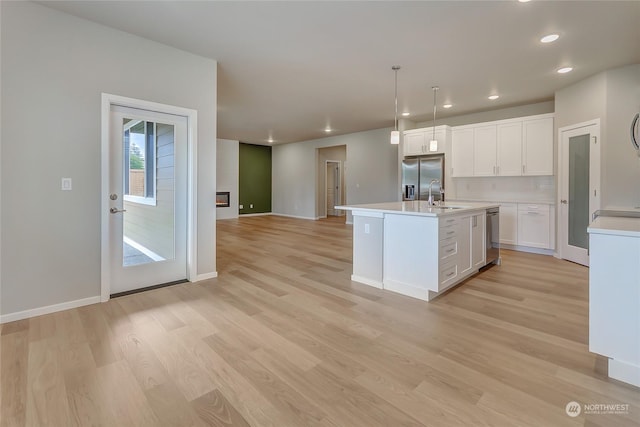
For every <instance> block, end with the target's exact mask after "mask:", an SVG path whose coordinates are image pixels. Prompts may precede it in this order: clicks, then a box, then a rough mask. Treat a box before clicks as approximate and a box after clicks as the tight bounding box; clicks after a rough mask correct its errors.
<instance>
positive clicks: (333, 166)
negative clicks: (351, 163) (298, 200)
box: [316, 145, 347, 218]
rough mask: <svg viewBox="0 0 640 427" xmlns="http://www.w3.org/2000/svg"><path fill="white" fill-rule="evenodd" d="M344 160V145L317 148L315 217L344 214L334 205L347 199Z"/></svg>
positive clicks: (345, 156) (340, 215) (345, 151)
mask: <svg viewBox="0 0 640 427" xmlns="http://www.w3.org/2000/svg"><path fill="white" fill-rule="evenodd" d="M346 160H347V146H346V145H339V146H335V147H325V148H319V149H318V185H317V188H318V190H317V194H318V197H317V201H316V217H318V218H332V217H343V216H344V215H345V211H342V210H339V209H336V208H335V207H336V206H340V205H344V204H345V203H346V200H347V196H346V183H345V181H346V179H345V175H346V174H345V169H346Z"/></svg>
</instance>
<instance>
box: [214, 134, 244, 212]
mask: <svg viewBox="0 0 640 427" xmlns="http://www.w3.org/2000/svg"><path fill="white" fill-rule="evenodd" d="M239 148H240V143H239V142H238V141H233V140H230V139H218V148H217V152H218V155H217V159H216V162H217V166H216V177H217V179H216V180H217V187H218V191H228V192H229V193H230V194H229V205H230V206H229V207H228V208H217V209H216V212H217V218H218V219H231V218H238V191H239V184H238V179H239V169H238V166H239V162H240V159H239Z"/></svg>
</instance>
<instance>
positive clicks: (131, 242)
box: [122, 236, 165, 262]
mask: <svg viewBox="0 0 640 427" xmlns="http://www.w3.org/2000/svg"><path fill="white" fill-rule="evenodd" d="M122 241H123V242H124V243H126V244H127V245H129V246H131V247H132V248H134V249H136V250H138V251H140V252H142V253H143V254H144V255H146V256H148V257H149V258H151V259H152V260H154V261H156V262H160V261H165V259H164V258H162V257H161V256H160V255H158V254H157V253H155V252H153V251H152V250H151V249H149V248H147V247H144V246H142V245H141V244H140V243H138V242H136V241H135V240H131V239H130V238H128V237H127V236H122Z"/></svg>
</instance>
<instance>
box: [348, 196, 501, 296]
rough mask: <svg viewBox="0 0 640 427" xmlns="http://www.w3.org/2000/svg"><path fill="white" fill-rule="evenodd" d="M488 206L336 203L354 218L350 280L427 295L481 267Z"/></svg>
mask: <svg viewBox="0 0 640 427" xmlns="http://www.w3.org/2000/svg"><path fill="white" fill-rule="evenodd" d="M489 207H497V205H493V204H483V203H466V204H464V205H455V206H445V207H444V208H439V207H429V206H428V205H427V203H426V202H424V201H408V202H390V203H378V204H371V205H355V206H342V207H339V208H340V209H345V210H350V211H351V212H352V214H353V218H354V227H353V275H352V276H351V278H352V280H354V281H357V282H361V283H365V284H368V285H371V286H375V287H377V288H382V289H387V290H390V291H394V292H398V293H400V294H403V295H407V296H411V297H414V298H419V299H422V300H425V301H429V300H431V299H433V298H434V297H436V296H438V295H439V294H440V293H442V292H443V291H445V290H447V289H449V288H451V287H453V286H455V285H456V284H458V283H460V282H461V281H462V280H464V279H465V278H467V277H469V276H470V275H472V274H474V273H476V272H477V271H478V270H479V269H480V268H481V267H484V265H485V259H486V257H485V248H486V244H485V243H486V242H485V240H486V228H485V216H486V209H487V208H489ZM380 261H381V263H380Z"/></svg>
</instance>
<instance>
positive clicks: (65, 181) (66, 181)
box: [61, 178, 72, 191]
mask: <svg viewBox="0 0 640 427" xmlns="http://www.w3.org/2000/svg"><path fill="white" fill-rule="evenodd" d="M71 184H72V183H71V178H62V184H61V189H62V191H71Z"/></svg>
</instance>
